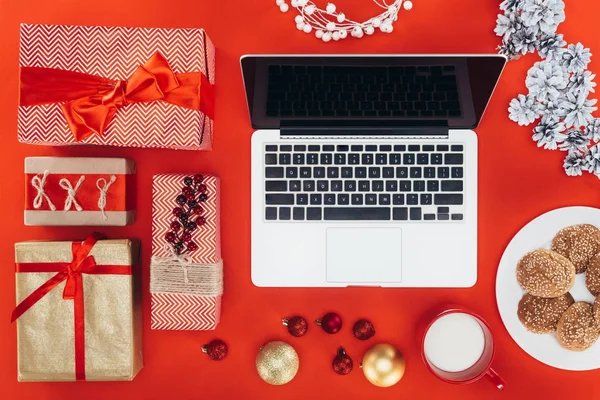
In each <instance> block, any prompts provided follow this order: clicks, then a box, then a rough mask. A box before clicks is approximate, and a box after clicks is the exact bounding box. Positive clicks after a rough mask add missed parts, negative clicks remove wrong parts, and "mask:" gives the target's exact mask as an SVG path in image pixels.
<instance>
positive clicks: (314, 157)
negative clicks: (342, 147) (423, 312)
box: [306, 153, 319, 165]
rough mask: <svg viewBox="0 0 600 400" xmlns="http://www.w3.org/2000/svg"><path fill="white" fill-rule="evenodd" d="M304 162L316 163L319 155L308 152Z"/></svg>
mask: <svg viewBox="0 0 600 400" xmlns="http://www.w3.org/2000/svg"><path fill="white" fill-rule="evenodd" d="M306 163H307V164H313V165H314V164H318V163H319V155H318V154H316V153H308V154H307V155H306Z"/></svg>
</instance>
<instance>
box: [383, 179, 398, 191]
mask: <svg viewBox="0 0 600 400" xmlns="http://www.w3.org/2000/svg"><path fill="white" fill-rule="evenodd" d="M385 191H386V192H396V191H398V182H397V181H385Z"/></svg>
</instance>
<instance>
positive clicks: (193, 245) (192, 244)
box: [187, 242, 198, 251]
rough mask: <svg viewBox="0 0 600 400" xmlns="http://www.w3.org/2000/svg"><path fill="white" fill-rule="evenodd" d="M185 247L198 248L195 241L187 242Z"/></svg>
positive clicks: (194, 249)
mask: <svg viewBox="0 0 600 400" xmlns="http://www.w3.org/2000/svg"><path fill="white" fill-rule="evenodd" d="M187 249H188V250H189V251H196V250H198V245H197V244H196V243H194V242H189V243H188V244H187Z"/></svg>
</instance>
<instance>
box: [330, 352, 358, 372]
mask: <svg viewBox="0 0 600 400" xmlns="http://www.w3.org/2000/svg"><path fill="white" fill-rule="evenodd" d="M331 366H332V367H333V370H334V371H335V373H336V374H340V375H348V374H349V373H350V371H352V367H353V366H354V363H353V362H352V359H351V358H350V356H349V355H348V354H346V350H344V348H343V347H340V348H339V349H338V352H337V355H336V356H335V358H334V359H333V362H332V363H331Z"/></svg>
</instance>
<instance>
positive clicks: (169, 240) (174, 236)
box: [165, 232, 177, 243]
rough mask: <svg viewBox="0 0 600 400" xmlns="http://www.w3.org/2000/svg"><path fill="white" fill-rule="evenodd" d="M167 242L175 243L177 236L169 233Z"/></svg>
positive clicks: (166, 238)
mask: <svg viewBox="0 0 600 400" xmlns="http://www.w3.org/2000/svg"><path fill="white" fill-rule="evenodd" d="M165 240H166V241H167V242H169V243H174V242H175V241H176V240H177V235H175V234H174V233H173V232H167V234H166V235H165Z"/></svg>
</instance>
